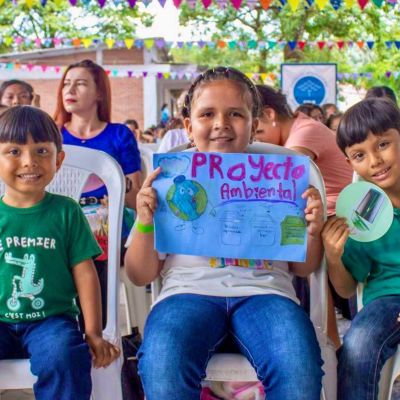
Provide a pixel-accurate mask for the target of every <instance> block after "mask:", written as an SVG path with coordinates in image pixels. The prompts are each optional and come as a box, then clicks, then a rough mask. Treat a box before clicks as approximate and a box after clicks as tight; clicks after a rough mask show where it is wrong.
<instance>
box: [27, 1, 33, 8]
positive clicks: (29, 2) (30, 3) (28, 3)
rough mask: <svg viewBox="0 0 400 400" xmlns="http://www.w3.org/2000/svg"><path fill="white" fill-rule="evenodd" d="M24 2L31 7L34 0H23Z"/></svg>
mask: <svg viewBox="0 0 400 400" xmlns="http://www.w3.org/2000/svg"><path fill="white" fill-rule="evenodd" d="M25 4H26V5H27V7H28V8H32V7H33V5H34V4H35V0H25Z"/></svg>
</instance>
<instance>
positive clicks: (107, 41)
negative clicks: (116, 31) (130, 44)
mask: <svg viewBox="0 0 400 400" xmlns="http://www.w3.org/2000/svg"><path fill="white" fill-rule="evenodd" d="M104 42H105V44H106V45H107V47H108V48H109V49H112V47H113V46H114V43H115V40H114V39H112V38H107V39H106V40H105V41H104Z"/></svg>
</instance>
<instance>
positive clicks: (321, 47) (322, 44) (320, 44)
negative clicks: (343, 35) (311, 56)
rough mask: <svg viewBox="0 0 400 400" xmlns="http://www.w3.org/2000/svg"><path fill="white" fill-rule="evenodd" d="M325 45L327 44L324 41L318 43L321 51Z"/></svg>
mask: <svg viewBox="0 0 400 400" xmlns="http://www.w3.org/2000/svg"><path fill="white" fill-rule="evenodd" d="M325 44H326V42H324V41H319V42H317V45H318V47H319V49H320V50H322V49H323V48H324V46H325Z"/></svg>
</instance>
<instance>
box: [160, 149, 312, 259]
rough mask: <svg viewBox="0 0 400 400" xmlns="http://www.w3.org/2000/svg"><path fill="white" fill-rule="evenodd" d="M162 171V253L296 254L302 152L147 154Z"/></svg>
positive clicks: (305, 174) (300, 244)
mask: <svg viewBox="0 0 400 400" xmlns="http://www.w3.org/2000/svg"><path fill="white" fill-rule="evenodd" d="M153 164H154V168H157V167H159V166H160V167H161V169H162V171H161V173H160V174H159V176H158V177H157V179H156V180H155V181H154V183H153V187H154V188H155V189H156V191H157V198H158V207H157V210H156V212H155V216H154V221H155V247H156V249H157V250H158V251H159V252H162V253H173V254H187V255H198V256H208V257H225V258H247V259H266V260H282V261H304V260H305V258H306V249H307V229H306V223H305V219H304V208H305V206H306V201H305V200H304V199H302V198H301V195H302V193H303V192H304V191H305V190H306V189H307V188H308V182H309V166H310V165H309V159H308V157H305V156H300V155H299V156H293V155H275V154H274V155H272V154H221V153H199V152H195V153H187V152H184V153H165V154H154V156H153Z"/></svg>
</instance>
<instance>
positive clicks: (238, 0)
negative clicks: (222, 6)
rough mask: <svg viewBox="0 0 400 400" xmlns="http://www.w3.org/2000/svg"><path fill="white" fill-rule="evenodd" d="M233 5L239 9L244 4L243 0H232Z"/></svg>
mask: <svg viewBox="0 0 400 400" xmlns="http://www.w3.org/2000/svg"><path fill="white" fill-rule="evenodd" d="M231 3H232V6H233V8H234V9H235V10H239V8H240V6H241V5H242V0H231Z"/></svg>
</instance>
